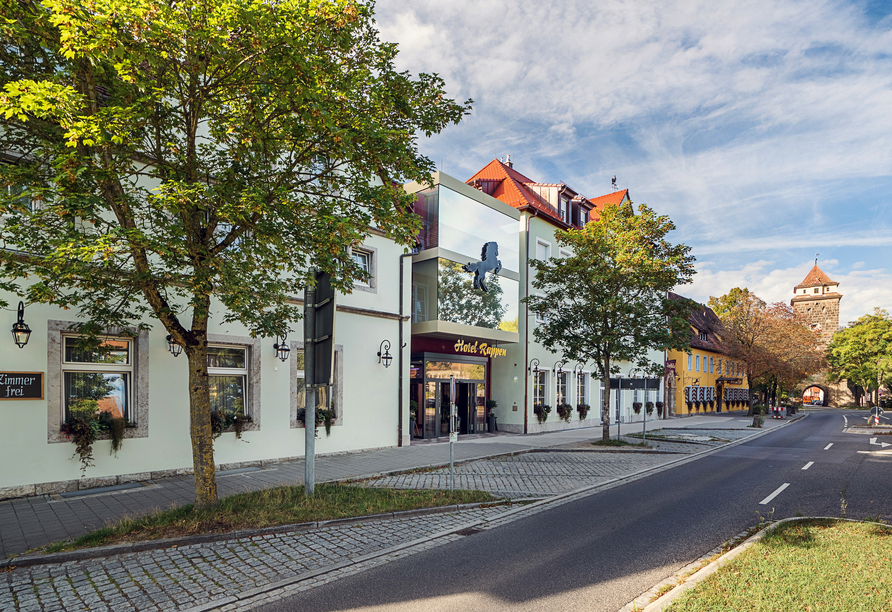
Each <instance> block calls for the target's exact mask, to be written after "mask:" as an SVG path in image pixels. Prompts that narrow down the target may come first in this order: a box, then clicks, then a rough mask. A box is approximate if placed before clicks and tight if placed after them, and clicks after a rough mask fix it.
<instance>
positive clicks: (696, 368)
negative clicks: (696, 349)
mask: <svg viewBox="0 0 892 612" xmlns="http://www.w3.org/2000/svg"><path fill="white" fill-rule="evenodd" d="M696 364H697V365H696V367H695V368H694V371H695V372H699V371H700V355H697V361H696Z"/></svg>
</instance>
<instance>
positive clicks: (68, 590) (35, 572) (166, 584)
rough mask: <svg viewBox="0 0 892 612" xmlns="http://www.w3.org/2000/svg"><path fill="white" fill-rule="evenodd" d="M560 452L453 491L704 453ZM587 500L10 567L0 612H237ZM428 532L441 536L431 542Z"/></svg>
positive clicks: (403, 478) (582, 447)
mask: <svg viewBox="0 0 892 612" xmlns="http://www.w3.org/2000/svg"><path fill="white" fill-rule="evenodd" d="M699 431H712V430H698V432H699ZM716 433H718V432H716ZM722 433H724V432H722ZM747 433H750V434H752V433H756V432H752V430H750V431H749V432H747ZM698 435H699V433H698ZM649 443H650V442H649ZM567 446H570V447H575V449H574V448H568V449H563V452H561V451H556V450H553V449H549V450H544V451H540V452H524V453H520V454H515V455H509V456H500V457H494V458H491V459H482V460H474V461H470V462H468V463H464V464H460V465H459V466H457V468H458V470H457V473H458V476H457V480H456V487H461V488H474V489H481V490H487V491H492V492H493V493H495V494H497V495H503V496H510V497H513V498H522V497H527V498H529V497H542V496H546V495H554V494H557V493H565V492H568V491H573V490H575V489H579V488H582V487H585V486H587V485H596V484H599V483H603V482H605V481H608V480H610V479H613V478H616V477H619V476H624V475H629V474H632V473H634V472H638V471H641V470H645V469H647V468H656V467H658V466H660V465H662V464H666V463H668V462H671V461H674V460H677V459H679V458H683V457H684V454H683V453H686V454H690V453H696V452H698V451H701V450H704V449H705V448H708V447H707V446H704V445H699V444H680V443H675V442H666V441H654V442H653V446H654V447H655V448H658V449H660V450H664V451H666V450H675V451H680V452H677V453H675V454H668V453H653V452H651V453H647V452H635V451H631V452H630V451H621V452H615V451H613V452H611V451H597V450H596V451H592V450H591V444H590V442H583V441H576V442H570V443H568V444H567ZM574 450H578V451H579V452H574ZM365 484H367V485H368V486H394V487H404V486H405V487H414V488H437V487H445V486H448V470H443V469H437V470H433V471H428V472H425V471H419V472H417V473H411V474H404V475H399V476H389V477H381V478H374V479H372V480H368V481H365ZM607 486H608V487H611V486H619V485H618V484H611V485H607ZM590 494H591V493H590V492H588V491H584V492H580V493H577V494H574V495H569V496H565V497H563V498H560V499H559V500H558V501H553V500H550V501H549V502H548V503H547V504H542V505H537V504H534V505H533V506H516V505H515V506H513V507H512V506H495V507H490V508H477V509H472V510H463V511H461V512H446V513H442V514H432V515H424V516H419V517H406V518H398V519H389V520H377V521H367V522H359V521H357V523H355V524H351V525H341V526H331V527H322V528H319V529H316V530H312V531H310V532H290V533H278V534H270V535H265V536H256V537H250V538H241V539H235V540H230V541H226V542H215V543H206V544H196V545H183V546H179V547H170V548H166V549H161V550H155V551H146V552H139V553H129V554H123V555H118V556H114V557H107V558H99V559H91V560H84V561H72V562H66V563H61V564H48V565H39V566H33V567H22V568H15V569H12V570H11V571H5V572H2V573H0V610H2V611H3V612H7V611H9V612H38V611H40V612H74V611H83V610H90V611H93V610H95V611H100V612H105V611H113V612H118V611H119V610H122V611H127V610H138V611H140V612H142V611H144V610H145V611H148V612H154V611H159V610H193V611H194V612H198V610H200V609H204V608H205V606H211V607H213V608H214V609H220V610H224V611H227V612H230V611H231V612H241V611H243V610H248V609H250V608H252V607H253V606H255V605H258V604H261V603H266V602H268V601H273V600H276V599H280V598H282V597H287V596H289V595H292V594H294V593H296V592H299V591H301V590H306V589H309V588H313V587H314V586H317V585H319V584H323V583H328V582H332V581H334V580H337V579H339V578H341V577H344V576H348V575H351V574H355V573H357V572H360V571H365V570H366V569H369V568H371V567H374V566H377V565H381V564H384V563H387V562H389V561H391V560H392V559H395V558H399V557H403V556H406V555H410V554H415V553H416V552H420V551H422V550H426V549H429V548H432V547H436V546H441V545H443V544H446V543H448V542H451V541H455V540H457V539H460V538H461V537H462V536H461V535H459V534H455V533H450V531H451V530H455V529H458V528H461V527H463V526H467V525H469V524H473V523H478V524H479V527H480V528H484V529H491V528H494V527H497V526H499V525H502V524H505V523H507V522H510V521H514V520H517V519H518V518H520V517H521V516H524V517H525V516H529V514H531V513H536V512H542V511H545V510H547V509H549V508H551V507H553V506H554V504H556V503H568V502H569V501H572V500H574V499H578V498H580V497H582V496H585V495H590ZM444 532H445V533H444ZM434 534H439V535H438V537H436V538H433V539H431V536H432V535H434ZM413 542H414V543H413ZM314 572H315V573H314Z"/></svg>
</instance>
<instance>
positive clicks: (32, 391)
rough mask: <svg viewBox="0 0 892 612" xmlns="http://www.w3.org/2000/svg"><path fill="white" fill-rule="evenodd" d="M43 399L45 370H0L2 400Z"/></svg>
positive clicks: (0, 398) (0, 396)
mask: <svg viewBox="0 0 892 612" xmlns="http://www.w3.org/2000/svg"><path fill="white" fill-rule="evenodd" d="M16 399H18V400H24V399H33V400H39V399H43V372H0V400H16Z"/></svg>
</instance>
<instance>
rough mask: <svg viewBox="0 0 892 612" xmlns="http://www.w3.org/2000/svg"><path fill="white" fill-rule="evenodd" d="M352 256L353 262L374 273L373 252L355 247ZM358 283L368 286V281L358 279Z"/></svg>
mask: <svg viewBox="0 0 892 612" xmlns="http://www.w3.org/2000/svg"><path fill="white" fill-rule="evenodd" d="M350 257H352V258H353V263H355V264H356V265H357V266H358V267H359V268H360V269H361V270H362V271H363V272H366V273H368V274H371V273H372V254H371V253H369V252H368V251H363V250H361V249H355V248H354V249H353V250H352V252H351V254H350ZM356 284H357V285H364V286H366V287H368V285H369V284H368V283H367V282H366V281H360V280H358V281H356Z"/></svg>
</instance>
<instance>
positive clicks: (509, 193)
mask: <svg viewBox="0 0 892 612" xmlns="http://www.w3.org/2000/svg"><path fill="white" fill-rule="evenodd" d="M475 181H480V182H485V183H492V182H499V185H497V186H496V187H495V188H494V189H492V190H490V189H486V190H485V191H486V193H489V194H490V195H491V196H493V197H494V198H496V199H497V200H501V201H502V202H504V203H505V204H508V205H509V206H512V207H514V208H523V207H527V206H529V207H531V208H534V209H536V210H537V211H539V212H541V213H544V214H545V215H546V216H547V217H548V218H549V219H551V220H553V221H556V222H557V223H558V224H559V225H561V226H563V227H566V225H565V224H564V222H563V221H562V220H561V217H560V214H559V213H558V211H557V209H556V208H555V207H554V206H552V205H551V204H550V203H549V202H548V201H547V200H545V199H544V198H542V197H541V196H540V195H538V194H537V193H536V192H535V191H533V190H532V189H529V188H528V186H533V185H537V186H543V187H567V185H566V184H565V183H563V182H561V183H537V182H536V181H533V180H531V179H529V178H527V177H526V176H524V175H523V174H521V173H520V172H518V171H517V170H515V169H514V168H512V167H510V166H507V165H505V164H503V163H502V162H501V161H499V160H498V159H494V160H492V161H491V162H489V163H488V164H487V165H486V166H484V167H483V168H482V169H480V170H479V171H478V172H477V173H476V174H475V175H474V176H472V177H471V178H469V179H468V180H467V181H465V182H466V183H468V184H473V183H474V182H475ZM567 188H568V189H570V188H569V187H567ZM574 193H575V192H574ZM628 193H629V190H628V189H626V190H623V191H617V192H614V193H610V194H607V195H603V196H600V197H598V198H595V199H588V198H585V197H584V196H581V195H577V196H575V197H573V201H574V202H579V201H581V200H582V201H588V202H589V203H590V204H591V205H592V213H591V219H592V220H593V221H596V220H597V219H598V215H597V214H596V211H597V210H601V209H602V208H604V206H606V205H607V204H619V203H620V202H622V201H623V199H624V198H626V197H628Z"/></svg>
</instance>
